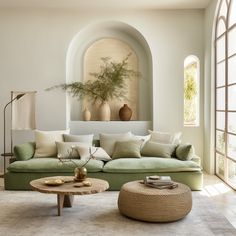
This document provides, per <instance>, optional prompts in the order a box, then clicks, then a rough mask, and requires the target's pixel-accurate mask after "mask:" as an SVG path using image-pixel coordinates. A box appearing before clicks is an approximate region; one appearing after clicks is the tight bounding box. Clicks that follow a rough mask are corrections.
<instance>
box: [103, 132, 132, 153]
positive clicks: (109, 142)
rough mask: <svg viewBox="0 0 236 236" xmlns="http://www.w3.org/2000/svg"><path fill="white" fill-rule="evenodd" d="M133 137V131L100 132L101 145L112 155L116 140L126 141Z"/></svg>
mask: <svg viewBox="0 0 236 236" xmlns="http://www.w3.org/2000/svg"><path fill="white" fill-rule="evenodd" d="M131 137H132V134H131V132H127V133H123V134H104V133H102V134H99V139H100V146H101V147H102V148H103V149H104V150H105V151H106V152H107V154H108V155H109V156H112V153H113V150H114V146H115V142H117V141H125V140H128V139H130V138H131Z"/></svg>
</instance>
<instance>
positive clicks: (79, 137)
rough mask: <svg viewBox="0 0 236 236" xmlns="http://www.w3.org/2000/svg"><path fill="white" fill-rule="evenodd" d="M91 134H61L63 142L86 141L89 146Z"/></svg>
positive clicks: (91, 140) (91, 141) (91, 138)
mask: <svg viewBox="0 0 236 236" xmlns="http://www.w3.org/2000/svg"><path fill="white" fill-rule="evenodd" d="M93 136H94V135H93V134H88V135H72V134H63V138H64V141H65V142H81V143H88V144H89V145H90V146H91V145H92V143H93Z"/></svg>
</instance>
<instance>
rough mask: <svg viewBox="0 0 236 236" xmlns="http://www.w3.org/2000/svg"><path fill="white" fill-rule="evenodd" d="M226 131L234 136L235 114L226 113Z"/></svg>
mask: <svg viewBox="0 0 236 236" xmlns="http://www.w3.org/2000/svg"><path fill="white" fill-rule="evenodd" d="M228 131H229V132H230V133H234V134H236V112H228Z"/></svg>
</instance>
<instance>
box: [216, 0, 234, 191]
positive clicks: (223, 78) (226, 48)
mask: <svg viewBox="0 0 236 236" xmlns="http://www.w3.org/2000/svg"><path fill="white" fill-rule="evenodd" d="M215 27H216V30H215V72H216V73H215V121H216V122H215V161H216V170H215V171H216V174H217V175H218V176H219V177H220V178H222V179H223V180H224V181H226V182H227V183H228V184H229V185H231V186H232V187H234V188H236V0H220V4H219V9H218V12H217V19H216V26H215Z"/></svg>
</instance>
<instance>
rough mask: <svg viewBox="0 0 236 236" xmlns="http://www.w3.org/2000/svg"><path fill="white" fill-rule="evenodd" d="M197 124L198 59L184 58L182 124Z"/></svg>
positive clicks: (192, 57) (193, 57)
mask: <svg viewBox="0 0 236 236" xmlns="http://www.w3.org/2000/svg"><path fill="white" fill-rule="evenodd" d="M198 125H199V59H198V58H197V57H196V56H192V55H191V56H188V57H187V58H186V59H185V60H184V126H198Z"/></svg>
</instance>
